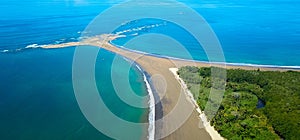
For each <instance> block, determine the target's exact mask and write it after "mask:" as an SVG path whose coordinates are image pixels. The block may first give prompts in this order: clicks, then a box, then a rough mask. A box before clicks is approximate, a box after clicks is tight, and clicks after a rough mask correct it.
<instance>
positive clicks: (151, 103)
mask: <svg viewBox="0 0 300 140" xmlns="http://www.w3.org/2000/svg"><path fill="white" fill-rule="evenodd" d="M123 59H124V60H125V61H127V62H129V63H131V64H135V67H136V68H137V69H138V70H139V71H140V72H141V73H142V74H143V80H144V82H145V84H146V87H147V92H148V95H149V97H150V98H149V101H148V104H149V108H150V109H149V115H148V121H149V126H148V140H154V138H155V99H154V95H153V91H152V88H151V86H150V83H149V82H148V78H147V76H146V74H145V73H146V72H145V71H144V70H143V69H142V68H141V67H140V66H139V65H138V64H137V63H135V62H134V61H132V60H130V59H128V58H126V57H123Z"/></svg>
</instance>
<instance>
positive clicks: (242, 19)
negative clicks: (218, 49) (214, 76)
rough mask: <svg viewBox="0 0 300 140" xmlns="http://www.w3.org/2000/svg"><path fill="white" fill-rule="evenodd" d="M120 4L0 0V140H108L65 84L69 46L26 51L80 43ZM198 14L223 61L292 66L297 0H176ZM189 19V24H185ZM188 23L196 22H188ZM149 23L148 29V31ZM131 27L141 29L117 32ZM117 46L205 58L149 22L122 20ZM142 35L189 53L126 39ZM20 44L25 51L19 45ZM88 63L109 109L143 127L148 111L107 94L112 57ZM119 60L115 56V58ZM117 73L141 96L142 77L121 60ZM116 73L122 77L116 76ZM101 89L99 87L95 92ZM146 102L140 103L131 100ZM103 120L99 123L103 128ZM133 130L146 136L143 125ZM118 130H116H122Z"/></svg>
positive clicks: (299, 13)
mask: <svg viewBox="0 0 300 140" xmlns="http://www.w3.org/2000/svg"><path fill="white" fill-rule="evenodd" d="M119 2H122V1H121V0H116V1H111V0H107V1H101V2H99V1H96V0H74V1H73V0H65V1H60V0H39V1H32V0H25V1H16V0H9V1H1V2H0V9H1V12H0V17H1V18H0V23H1V24H0V61H1V62H0V97H1V98H0V123H1V127H0V139H41V140H46V139H72V140H73V139H85V138H89V139H110V138H109V137H108V136H106V135H105V134H102V133H100V132H99V131H98V130H97V129H96V128H94V127H93V126H92V125H91V124H90V123H89V122H88V121H87V120H86V119H85V117H84V116H83V114H82V113H81V111H80V109H79V107H78V104H77V101H76V98H75V96H74V91H73V86H72V61H73V55H74V49H75V48H66V49H53V50H44V49H40V48H36V49H32V48H28V46H30V47H38V46H39V45H43V44H58V43H64V42H70V41H77V40H80V39H81V38H80V37H81V34H82V32H83V31H84V30H85V28H86V26H87V25H88V24H89V23H90V22H91V21H92V20H93V19H94V18H95V17H96V16H97V15H98V14H99V13H101V12H102V11H103V10H105V9H107V8H109V7H111V6H112V5H114V4H116V3H119ZM181 2H183V3H185V4H187V5H188V6H190V7H191V8H193V9H194V10H196V11H197V12H198V13H199V14H201V15H202V16H203V17H204V18H205V19H206V20H207V22H208V23H209V25H210V26H211V27H212V29H213V30H214V32H215V33H216V35H217V36H218V38H219V40H220V43H221V45H222V48H223V52H224V55H225V60H226V62H228V63H237V64H243V65H270V66H295V67H299V66H300V58H299V56H300V27H299V26H300V10H299V8H298V5H299V4H300V1H298V0H277V1H274V0H264V1H254V0H244V1H239V0H231V1H227V0H226V1H221V0H209V1H199V0H197V1H196V0H181ZM112 20H114V19H112ZM191 22H192V21H191ZM195 24H196V23H195ZM152 25H154V26H152ZM139 27H145V28H143V29H141V30H134V31H129V32H126V33H125V32H123V33H121V32H122V31H125V30H132V29H136V28H139ZM118 32H119V33H121V34H124V35H127V37H126V38H120V39H117V40H114V41H113V42H112V43H114V44H116V45H118V46H124V45H126V43H129V44H127V45H126V47H128V48H129V49H134V50H137V51H144V52H148V53H153V54H157V55H164V56H170V57H178V58H183V59H191V57H192V59H195V60H199V61H208V59H207V56H206V54H205V52H204V51H203V49H202V48H201V45H199V43H197V42H196V41H195V39H193V37H192V36H190V35H189V34H188V32H186V31H185V30H183V29H182V28H179V27H177V26H176V25H175V24H173V23H169V22H166V21H161V20H156V19H142V20H138V21H135V22H130V23H128V24H125V25H123V26H121V27H120V28H118V29H116V31H115V33H118ZM148 33H156V34H164V35H167V36H170V37H172V38H173V39H175V40H177V41H178V42H180V43H181V44H183V45H184V46H185V47H186V49H187V50H188V52H189V54H190V56H191V57H190V56H187V55H185V54H182V52H181V51H179V50H177V49H175V48H176V46H174V47H173V46H170V44H171V43H173V42H168V41H165V40H163V41H160V40H159V39H160V38H150V39H143V41H140V42H138V40H137V42H135V44H134V45H130V40H131V39H133V38H135V37H142V36H141V35H146V34H148ZM26 47H27V48H26ZM100 54H101V55H99V56H98V58H97V63H96V75H95V78H96V81H97V87H98V89H99V90H100V91H101V92H100V93H101V94H100V95H101V97H103V99H104V100H105V103H106V105H107V106H109V108H110V109H111V111H112V112H113V113H114V114H116V115H117V116H119V117H120V118H123V119H124V120H127V121H130V122H148V120H149V118H148V117H149V108H136V107H132V106H130V105H127V104H125V103H124V102H122V101H121V100H120V99H119V98H118V97H117V96H116V93H115V91H114V89H113V85H112V82H111V77H110V75H111V70H112V69H111V64H112V61H113V59H114V58H115V57H116V56H115V54H112V53H110V52H107V51H104V50H101V53H100ZM121 60H122V58H121ZM120 63H122V65H120V66H119V67H120V68H118V71H114V72H115V73H116V74H117V75H119V76H120V78H123V77H126V76H127V77H128V76H129V79H130V85H131V88H132V89H133V91H134V93H131V92H129V91H124V93H126V94H137V95H139V96H145V95H147V94H148V92H147V85H146V84H145V82H144V76H143V73H141V71H139V69H138V68H137V67H135V66H133V67H131V69H130V72H129V73H130V74H129V75H124V73H125V70H124V69H123V67H125V66H130V65H131V63H130V62H128V61H126V60H125V59H123V61H121V62H120ZM122 76H123V77H122ZM103 87H105V88H103ZM136 102H137V104H141V105H142V104H147V103H148V101H136ZM109 124H110V123H109V121H108V122H107V124H103V125H107V126H108V127H109ZM126 131H134V132H135V133H136V136H135V138H142V139H146V137H147V135H148V128H140V129H138V130H126ZM126 131H125V130H124V131H123V132H122V133H126Z"/></svg>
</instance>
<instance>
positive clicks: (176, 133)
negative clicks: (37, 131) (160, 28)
mask: <svg viewBox="0 0 300 140" xmlns="http://www.w3.org/2000/svg"><path fill="white" fill-rule="evenodd" d="M118 37H119V36H116V35H100V36H96V37H92V38H89V39H85V40H83V41H81V42H70V43H65V44H58V45H46V46H43V48H45V49H54V48H64V47H71V46H83V47H84V46H85V45H88V46H96V47H100V48H103V49H106V50H108V51H111V52H113V53H116V54H119V55H121V56H124V57H126V58H128V59H131V60H133V61H135V62H136V63H137V64H139V65H140V66H141V67H142V69H144V70H145V71H146V72H147V73H148V74H149V76H150V77H153V78H152V79H151V81H152V84H153V85H154V88H155V89H156V93H157V94H158V96H159V98H160V101H161V104H162V112H163V119H162V120H161V121H157V122H156V129H157V130H159V132H158V131H156V134H155V138H156V139H158V138H162V137H163V138H164V139H166V140H168V139H188V140H189V139H203V140H206V139H212V137H211V136H210V134H209V133H208V132H207V131H206V129H205V127H204V126H203V123H202V121H201V120H200V117H199V113H198V112H197V110H196V106H195V105H194V104H192V103H191V102H190V101H189V99H188V97H187V96H186V93H185V90H184V89H183V88H182V86H181V84H180V82H179V81H178V80H177V79H176V78H175V76H174V74H173V73H172V72H171V71H170V70H169V69H170V68H179V67H182V66H200V67H210V66H218V67H224V65H222V64H209V63H200V62H193V61H185V60H177V59H176V60H174V59H168V58H160V57H155V56H152V55H148V54H143V53H138V52H132V51H129V50H125V49H122V48H117V47H115V46H113V45H111V44H110V43H109V41H111V40H114V39H116V38H118ZM226 68H232V69H246V70H257V69H258V68H259V69H260V70H272V71H274V70H278V71H286V70H288V69H282V68H265V67H252V66H232V65H231V66H226ZM298 71H299V70H298ZM181 123H183V124H181ZM157 127H159V128H157ZM177 127H179V128H178V129H177ZM213 138H215V137H213Z"/></svg>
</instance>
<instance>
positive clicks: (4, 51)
mask: <svg viewBox="0 0 300 140" xmlns="http://www.w3.org/2000/svg"><path fill="white" fill-rule="evenodd" d="M1 52H3V53H6V52H9V50H2V51H1Z"/></svg>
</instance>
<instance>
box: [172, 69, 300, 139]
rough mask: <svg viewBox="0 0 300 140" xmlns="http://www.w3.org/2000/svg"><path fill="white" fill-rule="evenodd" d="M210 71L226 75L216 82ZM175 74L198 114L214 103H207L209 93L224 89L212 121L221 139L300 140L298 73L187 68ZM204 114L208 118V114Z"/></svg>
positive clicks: (299, 75)
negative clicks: (222, 72)
mask: <svg viewBox="0 0 300 140" xmlns="http://www.w3.org/2000/svg"><path fill="white" fill-rule="evenodd" d="M213 70H217V71H218V70H219V71H222V70H223V71H226V73H227V75H226V77H219V79H218V77H212V76H211V71H213ZM178 74H179V75H180V77H181V78H182V79H183V80H184V81H185V83H186V84H187V85H188V88H189V90H190V91H191V92H192V93H193V94H194V97H195V98H196V100H197V103H198V104H199V107H200V108H201V110H204V109H205V106H206V104H207V102H211V103H212V104H214V102H215V101H214V100H212V99H209V95H210V91H211V90H212V89H215V88H218V87H220V86H221V85H226V87H225V93H224V96H223V100H222V103H221V105H220V107H219V109H218V111H217V113H216V114H214V117H213V119H212V120H211V124H212V125H213V126H214V127H215V129H216V130H217V131H218V132H219V133H220V134H221V135H222V136H223V137H225V138H228V139H280V138H284V139H287V140H296V139H299V138H300V73H299V72H294V71H287V72H279V71H260V70H259V69H258V70H241V69H227V70H224V69H222V68H217V67H211V68H198V67H191V66H187V67H182V68H180V69H179V71H178ZM212 78H217V79H213V80H214V81H219V82H212ZM225 78H226V79H225ZM224 79H225V80H224ZM223 82H225V83H226V84H224V83H223ZM212 94H213V93H212ZM262 104H263V105H262ZM204 113H205V114H206V115H211V114H210V112H204Z"/></svg>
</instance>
